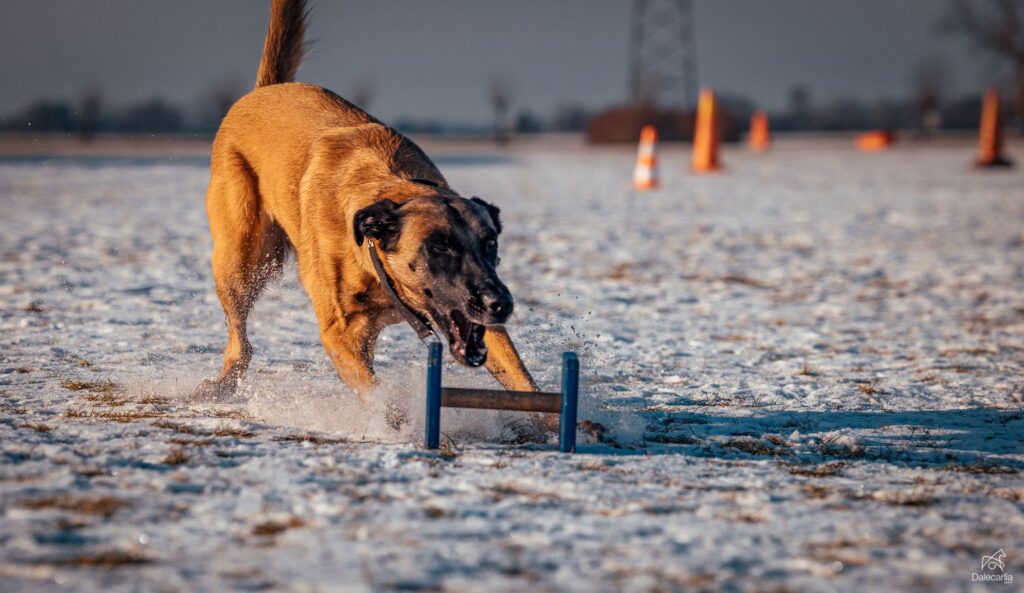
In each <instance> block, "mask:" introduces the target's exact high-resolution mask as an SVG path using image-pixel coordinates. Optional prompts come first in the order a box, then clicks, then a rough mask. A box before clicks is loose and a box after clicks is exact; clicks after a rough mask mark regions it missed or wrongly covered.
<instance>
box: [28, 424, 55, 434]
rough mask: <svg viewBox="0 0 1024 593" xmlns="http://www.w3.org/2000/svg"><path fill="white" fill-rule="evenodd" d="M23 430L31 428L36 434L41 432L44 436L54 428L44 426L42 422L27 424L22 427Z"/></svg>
mask: <svg viewBox="0 0 1024 593" xmlns="http://www.w3.org/2000/svg"><path fill="white" fill-rule="evenodd" d="M21 428H30V429H32V430H34V431H36V432H41V433H43V434H46V433H48V432H50V431H51V430H53V428H52V427H50V426H47V425H45V424H42V423H41V422H26V423H25V424H22V425H21Z"/></svg>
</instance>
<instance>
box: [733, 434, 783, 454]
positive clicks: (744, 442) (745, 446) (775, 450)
mask: <svg viewBox="0 0 1024 593" xmlns="http://www.w3.org/2000/svg"><path fill="white" fill-rule="evenodd" d="M722 447H724V448H726V449H736V450H737V451H742V452H744V453H746V454H748V455H785V454H786V453H788V451H787V450H786V448H785V447H779V446H778V445H769V444H768V443H766V442H764V441H762V440H759V439H750V438H746V439H729V440H728V441H726V442H724V443H722Z"/></svg>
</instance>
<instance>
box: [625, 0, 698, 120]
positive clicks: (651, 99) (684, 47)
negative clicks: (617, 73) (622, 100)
mask: <svg viewBox="0 0 1024 593" xmlns="http://www.w3.org/2000/svg"><path fill="white" fill-rule="evenodd" d="M629 45H630V47H629V95H630V98H631V99H632V100H633V103H634V104H640V103H656V104H658V106H659V107H665V108H676V109H687V108H692V107H693V106H694V105H695V103H696V99H697V55H696V54H697V50H696V47H695V45H694V41H693V7H692V5H691V3H690V0H634V1H633V31H632V35H631V38H630V44H629Z"/></svg>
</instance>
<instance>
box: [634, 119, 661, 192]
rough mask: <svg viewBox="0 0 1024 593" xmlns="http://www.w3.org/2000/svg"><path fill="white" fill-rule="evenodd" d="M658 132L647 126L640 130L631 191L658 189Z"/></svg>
mask: <svg viewBox="0 0 1024 593" xmlns="http://www.w3.org/2000/svg"><path fill="white" fill-rule="evenodd" d="M657 144H658V130H656V129H655V128H654V126H651V125H647V126H644V127H643V129H641V130H640V146H639V147H638V148H637V151H636V169H634V170H633V189H636V190H645V189H654V188H656V187H658V154H657Z"/></svg>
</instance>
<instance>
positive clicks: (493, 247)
mask: <svg viewBox="0 0 1024 593" xmlns="http://www.w3.org/2000/svg"><path fill="white" fill-rule="evenodd" d="M484 249H486V250H487V251H489V252H494V251H497V250H498V242H497V241H496V240H494V239H488V240H486V241H484Z"/></svg>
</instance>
